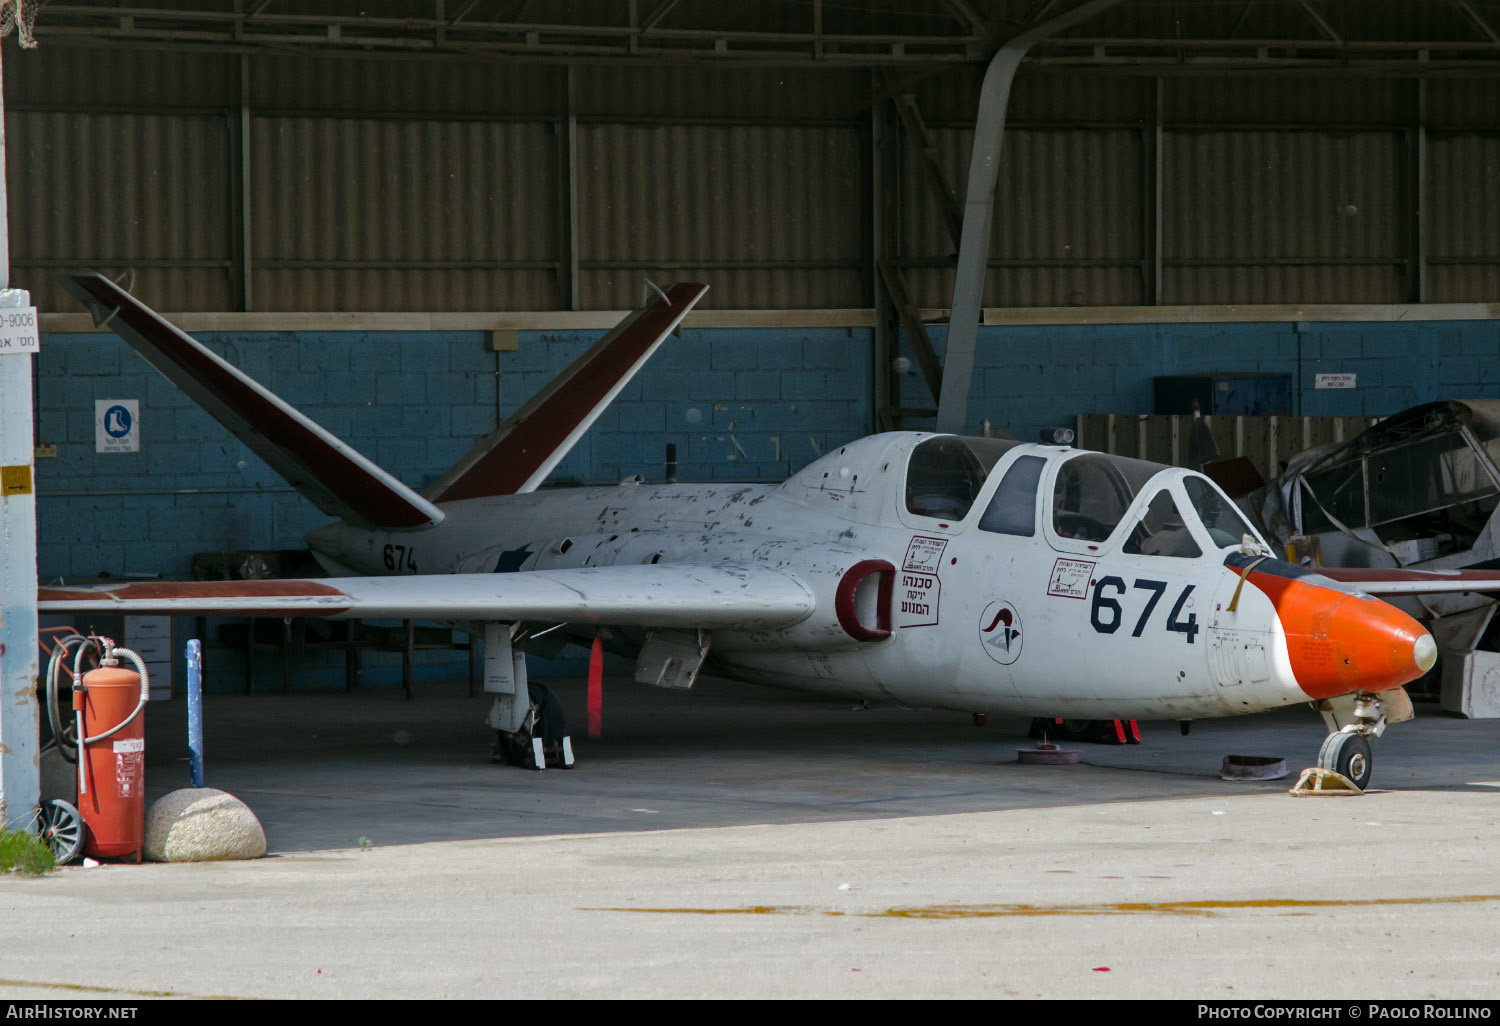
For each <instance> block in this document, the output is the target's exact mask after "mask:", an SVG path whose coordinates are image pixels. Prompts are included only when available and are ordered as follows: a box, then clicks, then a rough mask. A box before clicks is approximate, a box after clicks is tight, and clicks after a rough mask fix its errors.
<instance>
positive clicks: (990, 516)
mask: <svg viewBox="0 0 1500 1026" xmlns="http://www.w3.org/2000/svg"><path fill="white" fill-rule="evenodd" d="M1046 465H1047V461H1046V460H1044V459H1042V458H1041V457H1040V456H1021V457H1018V458H1017V459H1016V462H1014V463H1012V464H1011V465H1010V469H1008V470H1006V472H1005V476H1004V477H1003V478H1001V479H1000V485H999V487H998V488H996V489H995V497H994V498H993V499H991V500H990V504H989V507H988V508H987V509H986V510H985V511H984V516H982V517H980V519H979V529H980V530H981V531H990V532H993V533H994V534H1014V535H1019V536H1021V537H1023V538H1030V537H1031V536H1032V535H1034V534H1036V486H1037V482H1038V481H1039V480H1040V479H1041V476H1042V468H1043V467H1045V466H1046Z"/></svg>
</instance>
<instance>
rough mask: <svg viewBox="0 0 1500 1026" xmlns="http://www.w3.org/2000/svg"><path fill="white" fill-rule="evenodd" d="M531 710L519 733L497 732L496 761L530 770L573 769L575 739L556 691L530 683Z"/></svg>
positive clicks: (528, 694)
mask: <svg viewBox="0 0 1500 1026" xmlns="http://www.w3.org/2000/svg"><path fill="white" fill-rule="evenodd" d="M526 697H527V698H528V700H529V702H530V707H529V708H528V709H527V710H526V716H525V718H524V719H523V720H522V721H521V728H520V729H519V730H497V731H495V755H494V759H493V761H494V762H505V763H509V764H510V765H512V766H524V767H525V768H526V769H536V770H539V769H546V768H547V767H548V766H561V767H562V768H563V769H572V768H573V739H572V738H571V737H570V736H569V734H568V717H567V714H566V713H564V712H563V707H562V703H561V702H559V701H558V700H557V696H556V695H554V694H553V693H552V690H551V689H550V688H548V687H545V686H544V685H541V684H527V685H526Z"/></svg>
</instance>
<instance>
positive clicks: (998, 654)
mask: <svg viewBox="0 0 1500 1026" xmlns="http://www.w3.org/2000/svg"><path fill="white" fill-rule="evenodd" d="M979 639H980V641H981V642H982V643H983V645H984V653H985V655H987V656H989V657H990V658H991V659H993V660H995V662H997V663H999V664H1000V665H1002V666H1009V665H1010V664H1011V663H1013V662H1015V661H1016V660H1017V659H1019V658H1021V642H1022V640H1023V639H1022V637H1021V614H1020V613H1018V612H1016V607H1015V606H1013V605H1011V604H1010V603H1009V602H1006V601H1004V600H1000V601H996V602H991V603H990V604H989V605H987V606H985V607H984V612H983V613H981V614H980V616H979Z"/></svg>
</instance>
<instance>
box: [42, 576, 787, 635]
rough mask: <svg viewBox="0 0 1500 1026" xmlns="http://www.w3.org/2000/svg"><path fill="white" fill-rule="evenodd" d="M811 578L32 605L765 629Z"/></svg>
mask: <svg viewBox="0 0 1500 1026" xmlns="http://www.w3.org/2000/svg"><path fill="white" fill-rule="evenodd" d="M815 605H816V601H815V599H814V596H813V592H812V590H811V589H810V588H809V587H808V586H807V585H806V584H805V583H803V582H802V581H801V580H800V579H799V578H797V577H796V576H794V575H792V574H789V573H784V572H782V571H780V570H772V569H768V568H765V567H752V566H745V565H741V564H733V563H719V564H713V565H701V566H700V565H690V564H660V563H658V564H652V565H633V566H610V567H588V568H583V569H568V570H534V571H529V572H523V573H511V574H414V575H408V576H393V577H329V578H309V579H286V580H260V581H131V582H128V583H121V584H110V585H100V586H94V587H85V588H69V587H43V588H41V589H40V592H39V594H38V600H37V607H38V610H39V611H40V612H43V613H68V614H78V613H104V614H116V613H131V614H137V613H140V614H155V615H171V616H198V615H202V616H284V617H290V616H301V617H327V618H334V619H407V618H411V619H419V620H487V621H497V622H510V621H520V620H524V621H527V622H531V623H578V624H611V625H615V626H620V627H679V628H693V627H702V628H704V629H737V630H766V629H774V628H778V627H786V626H790V625H791V624H794V623H797V622H798V621H799V620H803V619H805V618H806V617H807V616H808V615H809V614H811V613H812V611H813V608H814V606H815Z"/></svg>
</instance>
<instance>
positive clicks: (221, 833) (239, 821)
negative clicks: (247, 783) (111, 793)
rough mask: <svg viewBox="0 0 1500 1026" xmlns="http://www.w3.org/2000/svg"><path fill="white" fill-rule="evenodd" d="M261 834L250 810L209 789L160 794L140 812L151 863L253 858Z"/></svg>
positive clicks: (259, 851) (261, 846)
mask: <svg viewBox="0 0 1500 1026" xmlns="http://www.w3.org/2000/svg"><path fill="white" fill-rule="evenodd" d="M265 853H266V832H265V830H263V829H262V828H261V825H260V820H258V819H256V818H255V813H253V812H251V811H250V807H249V806H248V805H246V804H245V803H244V802H242V801H240V800H239V799H238V798H236V797H235V796H234V795H232V794H227V793H225V792H224V791H219V790H217V789H215V788H212V787H203V788H192V787H185V788H183V789H182V790H180V791H173V792H172V793H171V794H167V795H163V796H162V797H161V798H158V799H157V800H156V801H155V802H153V803H152V804H151V808H150V809H148V810H147V811H146V844H145V857H146V858H148V859H150V860H151V861H153V862H213V861H216V860H219V859H257V858H260V857H261V856H262V855H264V854H265Z"/></svg>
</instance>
